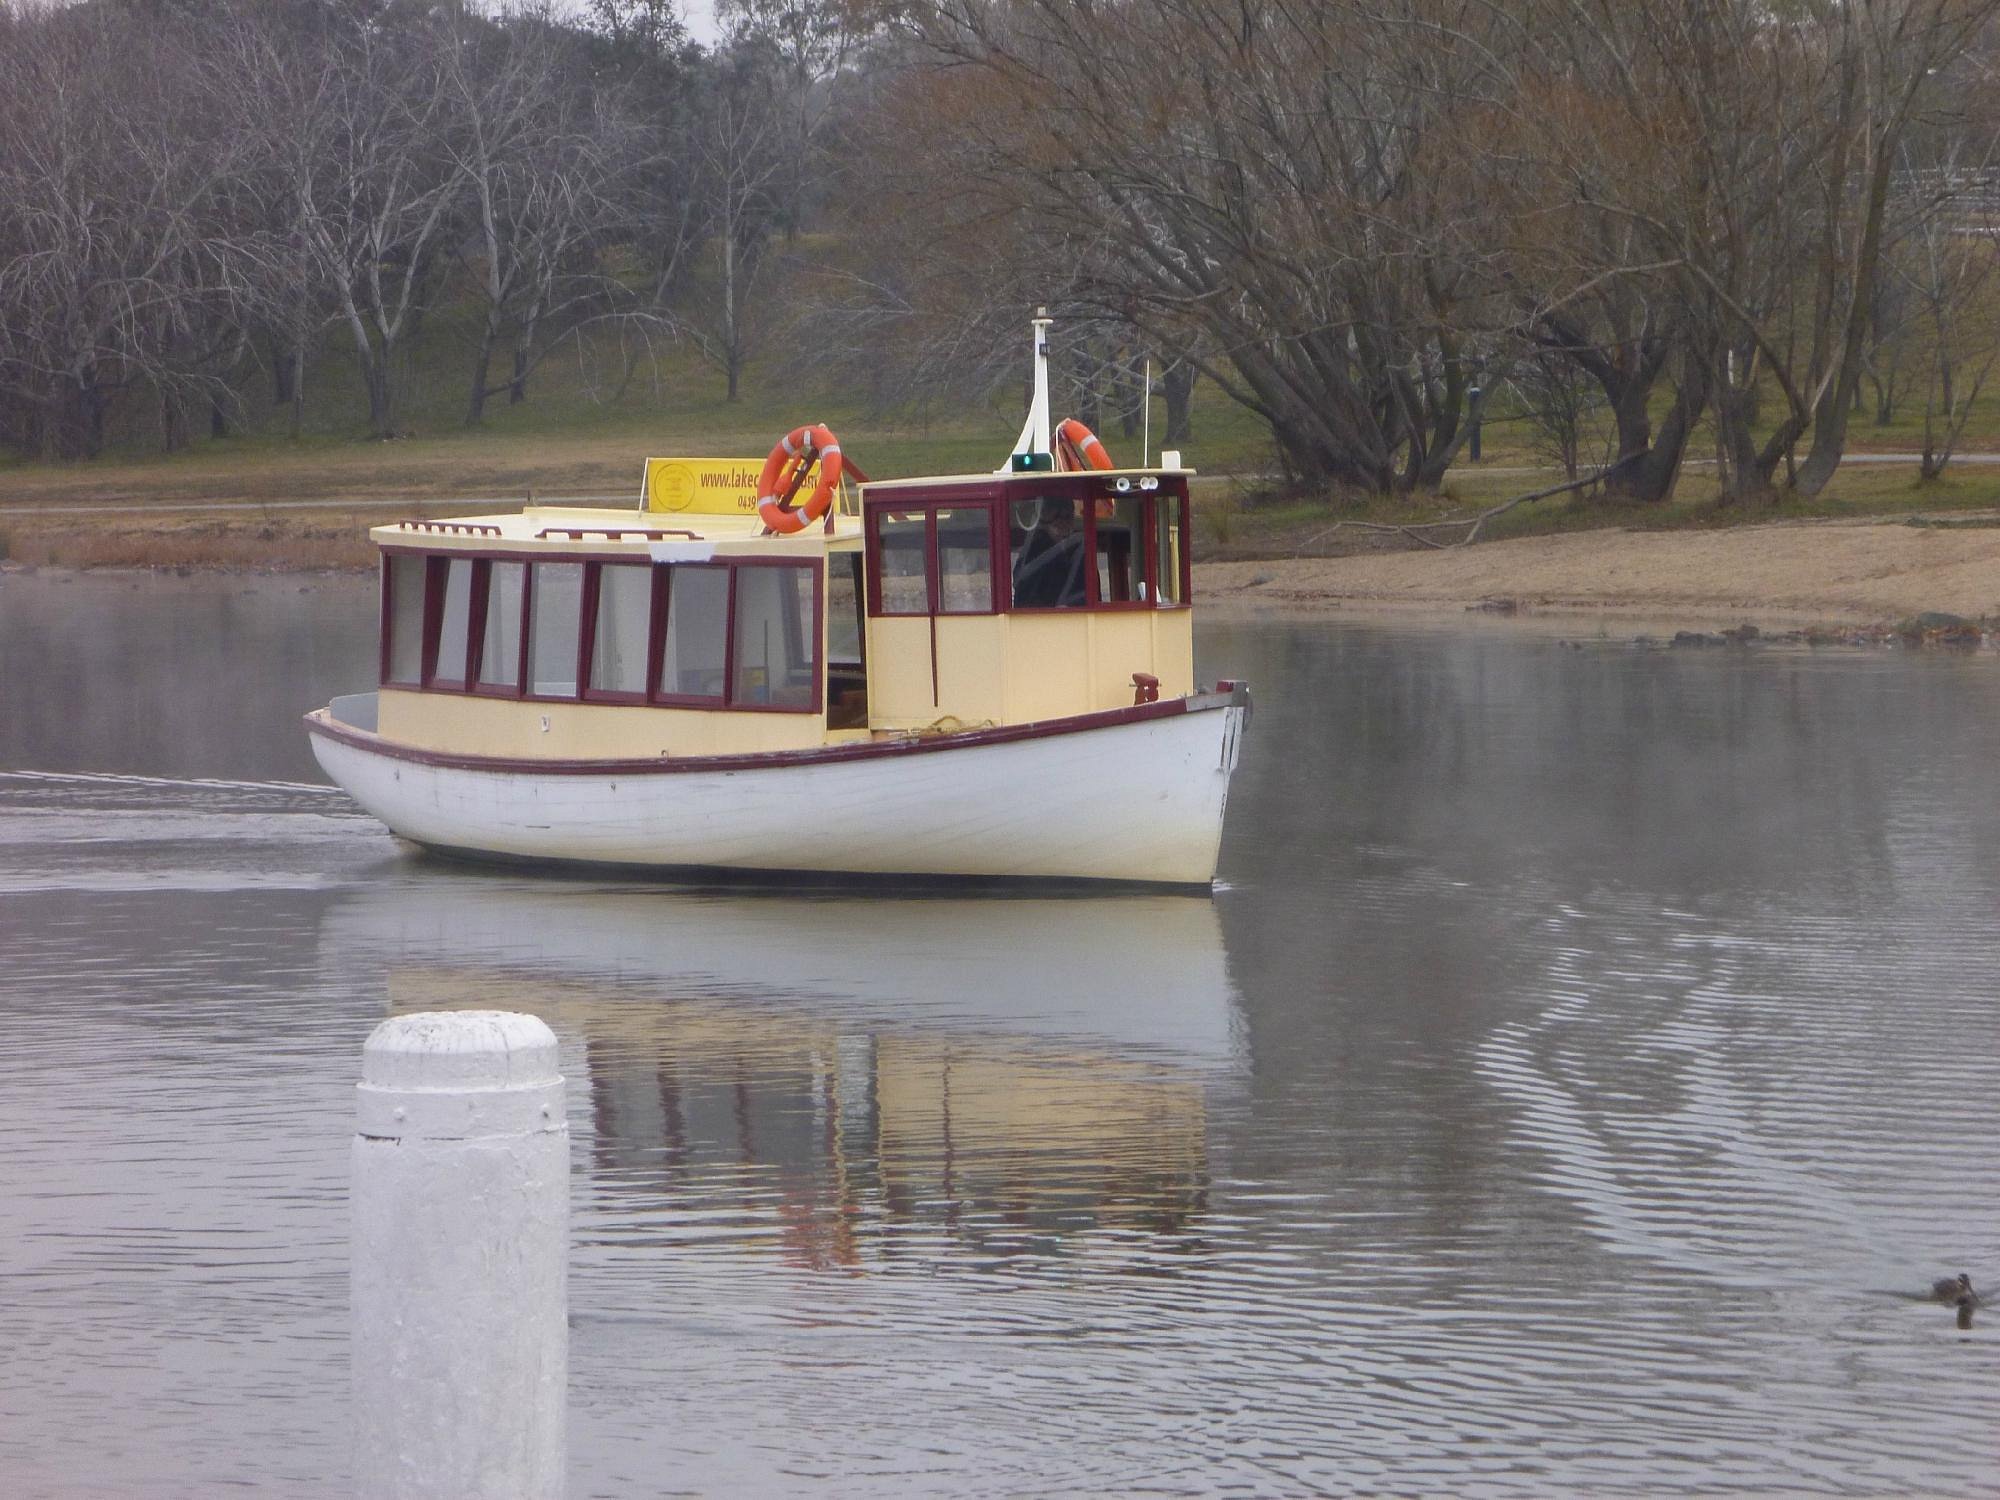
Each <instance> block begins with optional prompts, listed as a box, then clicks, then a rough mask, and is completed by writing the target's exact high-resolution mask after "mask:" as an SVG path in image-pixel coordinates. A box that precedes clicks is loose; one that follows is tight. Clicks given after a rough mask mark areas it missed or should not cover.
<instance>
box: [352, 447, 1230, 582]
mask: <svg viewBox="0 0 2000 1500" xmlns="http://www.w3.org/2000/svg"><path fill="white" fill-rule="evenodd" d="M1194 472H1195V471H1194V470H1192V469H1158V468H1154V469H1072V470H1063V471H1051V470H1047V469H1027V470H1021V471H1018V472H1002V473H997V474H996V473H986V474H927V475H920V476H917V477H914V478H909V479H877V480H871V481H870V482H868V483H867V484H864V485H862V486H861V493H862V496H863V497H864V498H865V497H866V496H868V495H872V494H876V493H879V492H883V491H887V492H890V493H898V492H903V491H913V492H914V491H925V492H929V491H935V490H939V489H953V488H963V489H968V490H973V489H976V490H980V491H982V492H984V493H986V494H988V495H990V494H991V493H992V491H993V490H994V488H995V487H996V486H998V487H1005V488H1015V487H1018V488H1021V489H1028V490H1044V489H1047V488H1049V486H1050V484H1051V482H1052V481H1064V482H1081V481H1093V480H1094V481H1101V482H1104V483H1108V484H1115V483H1116V482H1117V481H1118V480H1120V479H1125V480H1130V481H1133V482H1134V483H1135V486H1136V482H1137V481H1138V480H1141V479H1145V478H1153V479H1185V478H1188V477H1190V476H1192V475H1193V473H1194ZM368 534H369V537H370V538H371V539H372V540H373V541H374V542H375V544H376V545H377V546H380V547H421V548H424V549H425V550H427V551H454V552H522V553H529V552H532V553H538V554H553V555H556V556H560V555H562V554H563V553H565V552H576V553H591V554H599V555H601V554H602V553H604V552H606V551H615V552H622V551H626V550H630V551H631V552H633V553H635V554H637V553H647V554H649V555H652V556H654V557H656V558H658V559H659V560H661V561H668V560H671V559H672V558H674V557H677V556H678V557H682V558H688V557H689V555H690V553H692V552H702V553H704V555H705V554H706V553H709V552H715V553H724V554H738V553H748V552H756V553H761V554H765V555H769V554H770V553H771V552H772V551H774V550H776V551H789V552H800V553H806V554H811V553H815V552H821V551H824V550H826V549H828V548H829V547H842V549H843V550H844V547H843V544H845V545H846V546H851V545H853V544H855V543H857V542H858V541H859V539H860V535H861V518H860V516H859V515H857V514H855V513H854V512H853V510H852V508H851V507H850V508H848V509H841V508H836V510H835V511H834V516H833V529H832V530H831V531H830V532H829V531H828V530H827V529H826V526H825V524H824V523H823V522H822V523H820V524H816V525H810V526H807V527H806V528H805V530H803V531H797V532H793V533H791V534H790V535H786V536H773V535H771V534H769V533H767V532H766V531H765V529H764V523H763V521H762V520H761V519H760V518H759V517H758V515H757V514H756V512H755V511H746V512H743V513H740V514H719V515H711V514H704V513H702V512H697V511H661V510H637V509H634V508H632V507H630V506H617V507H601V506H578V505H529V506H526V507H524V508H522V509H521V510H518V511H498V512H494V513H492V514H488V515H476V516H437V517H425V518H420V519H411V520H407V521H392V522H390V523H388V524H387V525H383V526H376V527H374V528H372V529H371V530H370V531H369V533H368Z"/></svg>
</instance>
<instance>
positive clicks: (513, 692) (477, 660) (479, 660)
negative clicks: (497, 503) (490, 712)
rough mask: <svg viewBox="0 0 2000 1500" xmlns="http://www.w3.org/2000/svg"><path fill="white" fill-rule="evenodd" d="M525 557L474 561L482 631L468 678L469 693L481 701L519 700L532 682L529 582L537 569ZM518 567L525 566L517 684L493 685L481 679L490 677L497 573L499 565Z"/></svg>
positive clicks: (474, 641)
mask: <svg viewBox="0 0 2000 1500" xmlns="http://www.w3.org/2000/svg"><path fill="white" fill-rule="evenodd" d="M527 562H528V559H526V558H525V557H481V558H478V559H476V560H475V561H474V563H473V569H472V589H473V593H472V598H473V603H474V605H475V606H476V607H477V610H478V617H479V619H478V629H477V630H476V631H475V632H474V633H473V637H472V662H471V667H470V670H469V671H468V672H467V674H466V679H465V680H466V684H467V691H468V692H471V693H472V694H473V695H474V696H476V697H480V698H507V699H517V698H519V697H520V696H521V694H522V692H523V691H524V690H525V687H526V683H527V680H528V641H527V629H528V580H529V579H530V578H531V577H533V575H534V569H532V568H530V567H528V566H527ZM504 563H518V564H520V565H521V605H520V609H519V611H518V612H519V615H520V618H519V619H518V620H517V621H515V625H516V627H517V628H516V630H515V645H514V681H513V683H512V684H511V685H510V684H507V683H490V682H482V681H481V680H480V679H481V678H483V677H484V676H485V675H486V627H487V625H488V624H489V623H490V622H491V621H492V618H493V569H494V567H495V565H496V564H504Z"/></svg>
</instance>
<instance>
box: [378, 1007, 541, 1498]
mask: <svg viewBox="0 0 2000 1500" xmlns="http://www.w3.org/2000/svg"><path fill="white" fill-rule="evenodd" d="M358 1094H359V1109H358V1116H359V1120H358V1131H357V1133H356V1135H355V1137H354V1265H353V1283H352V1295H353V1337H354V1344H353V1379H354V1410H355V1448H354V1493H355V1494H356V1495H357V1496H366V1497H369V1500H417V1497H425V1500H433V1497H434V1500H484V1497H488V1496H491V1497H495V1500H499V1497H505V1500H543V1497H557V1496H560V1495H561V1494H562V1488H563V1416H564V1403H565V1400H566V1396H567V1389H568V1359H569V1311H568V1300H569V1299H568V1282H567V1277H568V1269H567V1268H568V1250H569V1126H568V1123H567V1121H566V1119H565V1116H564V1111H563V1079H562V1074H561V1072H560V1071H558V1068H557V1064H556V1039H555V1033H553V1032H552V1031H550V1030H549V1028H548V1027H547V1026H546V1025H544V1024H543V1023H542V1022H541V1021H539V1020H537V1019H536V1018H535V1017H533V1016H523V1015H514V1014H511V1013H509V1012H507V1011H496V1010H473V1011H436V1012H426V1013H423V1014H417V1015H408V1016H397V1017H396V1018H394V1019H393V1020H389V1021H384V1022H383V1023H382V1024H381V1025H380V1026H377V1027H376V1028H375V1032H374V1035H372V1036H370V1037H369V1038H368V1044H367V1046H366V1047H365V1048H364V1049H363V1051H362V1062H361V1084H360V1087H359V1090H358Z"/></svg>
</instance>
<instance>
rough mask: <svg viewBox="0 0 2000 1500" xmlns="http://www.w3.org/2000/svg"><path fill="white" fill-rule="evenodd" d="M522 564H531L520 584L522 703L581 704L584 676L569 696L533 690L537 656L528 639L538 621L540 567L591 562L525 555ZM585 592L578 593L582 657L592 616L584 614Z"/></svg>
mask: <svg viewBox="0 0 2000 1500" xmlns="http://www.w3.org/2000/svg"><path fill="white" fill-rule="evenodd" d="M522 561H523V562H525V563H527V564H528V576H527V578H526V579H525V580H524V581H523V582H522V585H521V701H522V702H524V703H579V702H581V701H582V697H581V694H582V692H583V684H584V681H585V679H584V678H582V677H578V678H577V680H576V688H577V690H576V692H574V693H570V694H567V695H565V694H562V693H538V692H536V691H535V690H534V683H533V681H532V680H531V679H530V678H529V676H528V673H529V670H530V666H531V664H532V663H533V661H534V656H533V653H532V651H531V649H530V648H531V647H532V646H533V644H534V643H533V642H532V641H530V640H529V639H528V630H529V627H530V626H531V625H532V623H533V621H534V618H535V569H537V568H540V567H557V568H560V567H571V566H577V565H584V564H587V563H588V561H589V560H588V559H587V558H568V557H525V556H524V557H523V558H522ZM584 593H585V590H584V589H581V588H580V589H578V590H577V611H578V619H577V624H576V629H577V637H576V650H577V655H579V656H581V655H583V653H584V650H585V645H586V642H585V636H586V630H585V626H586V622H587V621H588V620H589V616H588V615H585V614H583V613H582V611H583V607H584V598H583V595H584Z"/></svg>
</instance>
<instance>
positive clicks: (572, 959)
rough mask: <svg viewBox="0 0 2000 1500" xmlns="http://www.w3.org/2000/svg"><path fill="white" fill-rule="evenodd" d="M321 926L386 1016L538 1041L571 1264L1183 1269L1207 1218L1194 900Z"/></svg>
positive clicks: (1230, 1070)
mask: <svg viewBox="0 0 2000 1500" xmlns="http://www.w3.org/2000/svg"><path fill="white" fill-rule="evenodd" d="M326 921H327V925H326V928H325V930H324V931H323V934H322V952H323V954H325V955H327V956H328V957H329V958H332V957H333V956H335V955H341V956H344V958H345V960H346V961H352V958H353V956H354V955H359V954H367V955H370V956H371V957H379V958H380V959H382V960H384V961H386V967H387V989H388V1002H389V1006H390V1009H391V1010H392V1011H397V1012H402V1011H410V1010H430V1009H449V1008H455V1007H499V1008H503V1009H509V1010H522V1011H528V1012H532V1013H534V1014H537V1015H540V1016H542V1017H543V1018H544V1019H546V1020H547V1021H549V1023H550V1024H551V1025H552V1026H553V1027H554V1028H555V1029H556V1031H557V1033H558V1035H559V1036H560V1037H562V1038H563V1041H564V1044H565V1049H566V1059H565V1066H566V1069H567V1071H568V1072H569V1073H570V1077H571V1089H572V1122H573V1126H574V1128H575V1130H576V1133H577V1136H578V1140H579V1146H580V1157H579V1164H580V1165H582V1166H584V1167H586V1168H587V1172H588V1176H589V1179H590V1183H589V1186H588V1187H587V1188H586V1189H585V1190H584V1194H583V1197H582V1199H581V1200H580V1202H579V1211H578V1216H579V1223H578V1237H579V1243H580V1244H583V1243H588V1242H590V1241H593V1240H595V1241H597V1242H599V1243H602V1244H607V1245H615V1246H624V1247H635V1246H658V1245H667V1244H671V1245H675V1246H678V1247H679V1248H680V1249H681V1250H684V1251H689V1252H694V1253H717V1252H721V1253H730V1254H738V1253H744V1252H749V1253H755V1254H760V1255H767V1256H775V1257H776V1258H777V1259H779V1260H781V1261H782V1262H784V1263H787V1264H791V1265H795V1266H802V1267H811V1268H818V1269H837V1268H852V1269H860V1268H865V1267H867V1266H869V1265H871V1264H873V1263H876V1262H880V1261H887V1260H890V1259H894V1258H895V1257H896V1256H897V1255H898V1254H899V1253H919V1254H936V1253H940V1252H941V1253H944V1254H947V1255H949V1254H951V1253H952V1249H951V1247H953V1246H955V1247H957V1250H958V1251H959V1252H961V1253H963V1252H967V1251H969V1252H971V1253H973V1254H975V1255H1014V1254H1044V1253H1055V1252H1058V1251H1060V1250H1061V1249H1062V1248H1063V1247H1064V1245H1065V1244H1066V1243H1069V1242H1072V1241H1074V1240H1075V1239H1076V1237H1077V1236H1078V1235H1080V1234H1083V1235H1089V1236H1093V1237H1094V1240H1096V1241H1101V1240H1102V1239H1103V1238H1104V1237H1105V1236H1106V1235H1109V1236H1110V1237H1111V1238H1112V1239H1114V1240H1116V1239H1123V1238H1127V1237H1130V1236H1133V1235H1136V1236H1138V1237H1139V1238H1140V1239H1141V1240H1142V1241H1144V1242H1145V1243H1146V1244H1147V1245H1149V1246H1150V1248H1151V1250H1153V1251H1158V1250H1161V1249H1172V1248H1173V1245H1172V1242H1173V1241H1176V1240H1178V1239H1182V1238H1185V1237H1187V1236H1190V1235H1191V1234H1193V1233H1195V1232H1196V1227H1197V1225H1198V1221H1199V1219H1200V1217H1201V1214H1202V1212H1203V1209H1204V1206H1205V1195H1206V1187H1207V1180H1208V1160H1207V1118H1208V1110H1209V1107H1210V1101H1211V1099H1212V1098H1213V1097H1214V1096H1215V1095H1216V1094H1217V1092H1218V1091H1229V1090H1230V1089H1232V1088H1233V1086H1234V1084H1235V1081H1236V1080H1237V1079H1238V1078H1240V1076H1241V1072H1242V1069H1241V1066H1240V1052H1239V1028H1238V1026H1237V1024H1236V1020H1235V1006H1234V994H1233V991H1232V990H1231V988H1230V985H1229V981H1228V978H1227V974H1226V971H1225V967H1224V962H1223V953H1222V946H1221V940H1220V931H1219V927H1218V925H1217V922H1216V918H1215V913H1214V910H1213V908H1212V907H1210V906H1209V905H1208V903H1206V902H1198V901H1188V900H1185V899H1178V898H1165V897H1161V898H1136V897H1132V898H1098V899H1082V898H1079V899H1073V900H1034V899H1015V900H884V899H866V900H862V899H851V898H842V897H834V898H823V899H801V900H793V901H779V900H773V899H771V898H769V897H768V896H755V895H752V896H745V895H710V894H681V893H674V892H662V891H660V890H658V889H652V890H633V889H629V888H624V889H612V890H604V889H579V888H577V887H575V886H573V885H563V884H557V883H553V882H551V883H546V884H538V885H527V886H524V885H522V884H520V883H518V882H511V883H502V882H500V881H499V880H497V879H486V878H480V877H469V878H452V879H449V880H446V881H442V882H437V883H433V882H431V881H428V880H426V881H424V882H420V883H412V884H410V885H407V886H394V887H389V888H386V889H379V890H377V889H370V890H369V891H366V892H363V893H360V894H358V895H357V896H356V897H355V898H354V899H352V900H350V901H347V902H344V903H342V904H341V905H340V906H338V907H337V908H336V909H335V910H334V911H333V912H331V913H330V914H329V916H328V917H327V919H326ZM938 1236H942V1237H943V1240H942V1241H941V1242H939V1241H938V1240H937V1237H938ZM920 1241H928V1242H929V1247H928V1249H925V1250H919V1249H918V1245H919V1242H920Z"/></svg>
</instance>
